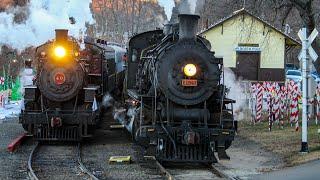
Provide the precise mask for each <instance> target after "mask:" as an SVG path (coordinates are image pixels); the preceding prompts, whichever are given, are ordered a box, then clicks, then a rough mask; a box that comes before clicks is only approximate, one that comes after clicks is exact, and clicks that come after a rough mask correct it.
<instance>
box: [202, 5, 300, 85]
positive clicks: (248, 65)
mask: <svg viewBox="0 0 320 180" xmlns="http://www.w3.org/2000/svg"><path fill="white" fill-rule="evenodd" d="M200 35H202V36H203V37H205V38H206V39H208V40H209V41H210V42H211V45H212V50H213V51H215V53H216V54H215V55H216V56H218V57H223V60H224V61H223V62H224V66H225V67H229V68H231V69H232V70H233V72H234V73H235V74H236V75H237V76H238V77H240V76H241V77H243V79H244V80H249V81H285V64H287V63H288V58H287V56H286V54H287V51H288V50H289V49H292V48H299V47H300V46H301V44H300V42H298V41H297V40H295V39H294V38H292V37H290V36H289V35H287V34H285V33H283V32H282V31H281V30H279V29H277V28H276V27H274V26H273V25H271V24H269V23H267V22H266V21H264V20H262V19H261V18H259V17H257V16H255V15H253V14H252V13H250V12H248V11H247V10H245V9H241V10H238V11H235V12H234V13H233V14H231V15H230V16H228V17H226V18H224V19H222V20H221V21H219V22H217V23H215V24H213V25H211V26H209V27H208V28H207V29H205V30H203V31H202V32H201V33H200Z"/></svg>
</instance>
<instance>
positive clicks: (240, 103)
mask: <svg viewBox="0 0 320 180" xmlns="http://www.w3.org/2000/svg"><path fill="white" fill-rule="evenodd" d="M224 85H225V86H226V87H227V88H228V89H230V90H229V92H228V94H227V97H228V98H230V99H233V100H236V103H235V104H234V105H233V109H234V110H235V111H237V110H240V109H244V108H243V107H245V105H246V94H245V93H244V89H243V88H242V87H241V84H240V83H239V81H237V79H236V76H235V74H234V73H233V71H232V70H231V69H229V68H224Z"/></svg>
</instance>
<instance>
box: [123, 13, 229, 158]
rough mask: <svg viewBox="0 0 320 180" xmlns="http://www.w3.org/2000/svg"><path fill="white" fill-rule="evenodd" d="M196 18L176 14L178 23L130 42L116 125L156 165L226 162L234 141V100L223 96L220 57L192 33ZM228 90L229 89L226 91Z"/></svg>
mask: <svg viewBox="0 0 320 180" xmlns="http://www.w3.org/2000/svg"><path fill="white" fill-rule="evenodd" d="M198 19H199V16H197V15H189V14H180V15H179V23H178V24H168V25H166V26H165V28H164V30H155V31H149V32H144V33H141V34H138V35H135V36H134V37H132V38H131V39H130V41H129V48H128V61H127V64H126V65H127V69H126V78H125V91H124V92H125V95H124V97H125V98H126V100H125V101H124V103H125V106H126V109H127V114H126V117H125V118H121V119H120V122H121V123H122V124H123V125H125V127H126V128H127V129H128V130H129V131H130V132H131V134H132V136H133V139H134V141H135V142H137V143H138V144H140V145H142V146H144V147H146V148H147V149H148V151H147V152H149V153H151V154H150V155H155V157H156V158H157V160H159V161H161V162H168V161H171V162H204V163H212V162H216V161H217V159H216V158H215V155H214V152H217V154H218V157H219V159H228V158H229V157H228V155H227V154H226V151H225V150H226V149H227V148H229V147H230V145H231V142H232V141H233V140H234V135H235V129H234V122H233V114H232V112H233V111H232V109H233V107H232V104H233V103H235V101H234V100H231V99H228V98H226V91H227V90H226V87H225V86H224V83H223V80H222V79H223V59H222V58H217V57H215V53H214V52H212V51H211V50H210V49H211V44H210V43H209V42H208V41H207V40H206V39H204V38H203V37H200V36H198V35H196V33H197V25H198ZM231 90H232V89H231Z"/></svg>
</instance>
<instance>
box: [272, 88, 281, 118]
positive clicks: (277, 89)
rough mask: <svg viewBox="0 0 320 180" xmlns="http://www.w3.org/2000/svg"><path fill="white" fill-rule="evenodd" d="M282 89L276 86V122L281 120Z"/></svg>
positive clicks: (274, 112) (274, 105)
mask: <svg viewBox="0 0 320 180" xmlns="http://www.w3.org/2000/svg"><path fill="white" fill-rule="evenodd" d="M279 96H280V87H279V86H278V85H277V86H276V91H275V95H274V102H273V103H274V104H273V109H272V110H273V114H274V121H276V122H279V118H280V98H279Z"/></svg>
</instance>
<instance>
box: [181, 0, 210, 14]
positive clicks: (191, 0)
mask: <svg viewBox="0 0 320 180" xmlns="http://www.w3.org/2000/svg"><path fill="white" fill-rule="evenodd" d="M204 3H205V1H204V0H182V2H181V4H180V6H179V13H180V14H199V10H200V9H202V7H203V6H204Z"/></svg>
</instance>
